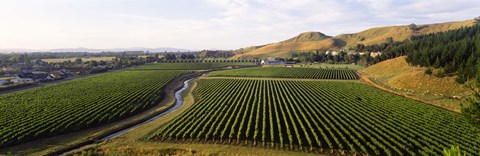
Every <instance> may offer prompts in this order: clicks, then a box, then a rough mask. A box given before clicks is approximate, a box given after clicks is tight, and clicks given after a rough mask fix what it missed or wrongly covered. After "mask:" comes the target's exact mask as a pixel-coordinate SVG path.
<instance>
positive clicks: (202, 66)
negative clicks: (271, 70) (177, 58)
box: [136, 62, 256, 70]
mask: <svg viewBox="0 0 480 156" xmlns="http://www.w3.org/2000/svg"><path fill="white" fill-rule="evenodd" d="M254 66H256V64H255V63H254V62H192V63H184V62H182V63H154V64H147V65H144V66H139V67H137V68H136V69H143V70H208V69H217V68H224V67H232V68H239V67H254Z"/></svg>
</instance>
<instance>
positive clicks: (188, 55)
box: [163, 53, 195, 61]
mask: <svg viewBox="0 0 480 156" xmlns="http://www.w3.org/2000/svg"><path fill="white" fill-rule="evenodd" d="M163 59H164V60H167V61H171V60H177V59H181V60H194V59H195V55H194V54H193V53H181V54H180V56H179V57H177V54H176V53H167V54H165V55H164V57H163Z"/></svg>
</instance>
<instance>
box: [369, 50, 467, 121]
mask: <svg viewBox="0 0 480 156" xmlns="http://www.w3.org/2000/svg"><path fill="white" fill-rule="evenodd" d="M405 58H406V57H399V58H395V59H391V60H387V61H383V62H380V63H378V64H375V65H373V66H370V67H368V68H366V69H364V70H362V71H360V72H361V73H363V74H364V75H365V76H367V77H369V78H370V79H371V80H373V81H375V82H377V83H379V84H380V85H384V86H386V87H388V88H390V89H392V90H394V91H396V92H399V93H401V94H404V95H407V96H411V97H414V98H417V99H420V100H424V101H427V102H430V103H432V104H435V105H437V106H440V107H443V108H447V109H450V110H453V111H456V112H459V111H460V103H461V100H460V99H455V98H462V99H465V98H466V97H467V96H468V95H470V94H471V91H470V90H469V89H468V88H467V87H465V86H464V85H459V84H457V83H456V82H455V77H454V76H451V77H443V78H438V77H435V76H432V75H426V74H425V73H424V72H425V68H424V67H414V66H410V65H409V64H408V63H407V62H406V60H405Z"/></svg>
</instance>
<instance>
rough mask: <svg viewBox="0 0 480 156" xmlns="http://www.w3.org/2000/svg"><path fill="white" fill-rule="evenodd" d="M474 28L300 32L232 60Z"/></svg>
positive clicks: (443, 25) (249, 49)
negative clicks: (328, 33) (332, 32)
mask: <svg viewBox="0 0 480 156" xmlns="http://www.w3.org/2000/svg"><path fill="white" fill-rule="evenodd" d="M474 24H475V20H467V21H460V22H447V23H436V24H425V25H415V27H412V26H410V25H403V26H386V27H377V28H370V29H367V30H364V31H361V32H358V33H353V34H341V35H338V36H335V37H331V36H328V35H325V34H323V33H321V32H304V33H301V34H299V35H297V36H295V37H292V38H290V39H288V40H285V41H281V42H277V43H271V44H266V45H261V46H250V47H246V48H241V49H238V50H235V53H236V55H235V56H233V57H232V58H233V59H238V58H246V59H248V58H252V57H257V58H269V57H290V53H291V52H292V51H313V50H321V51H326V50H340V49H349V48H352V47H355V46H356V45H357V44H364V45H373V44H381V43H384V42H385V41H386V39H387V38H390V37H392V38H393V40H394V41H403V40H407V39H410V37H412V36H413V35H423V34H429V33H435V32H443V31H448V30H452V29H458V28H461V27H468V26H473V25H474Z"/></svg>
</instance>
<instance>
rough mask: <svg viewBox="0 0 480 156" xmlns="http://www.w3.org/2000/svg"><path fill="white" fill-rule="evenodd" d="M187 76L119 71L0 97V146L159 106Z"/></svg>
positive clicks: (114, 118) (63, 131) (105, 121)
mask: <svg viewBox="0 0 480 156" xmlns="http://www.w3.org/2000/svg"><path fill="white" fill-rule="evenodd" d="M186 73H189V71H161V72H160V71H120V72H112V73H106V74H101V75H95V76H91V77H87V78H82V79H76V80H71V81H66V82H61V83H57V84H51V85H47V86H43V87H38V88H33V89H29V90H24V91H19V92H14V93H8V94H3V95H0V112H2V115H1V116H0V127H1V129H0V147H5V146H9V145H14V144H18V143H22V142H26V141H30V140H36V139H39V138H45V137H48V136H53V135H58V134H61V133H66V132H71V131H76V130H80V129H85V128H89V127H94V126H98V125H102V124H105V123H109V122H112V121H117V120H119V119H123V118H125V117H128V116H131V115H133V114H136V113H138V112H140V111H142V110H145V109H147V108H150V107H151V106H153V105H155V104H158V103H159V101H160V100H161V99H162V97H161V90H162V87H163V86H164V85H166V84H167V82H169V81H170V80H172V79H173V78H175V77H178V76H180V75H182V74H186Z"/></svg>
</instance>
